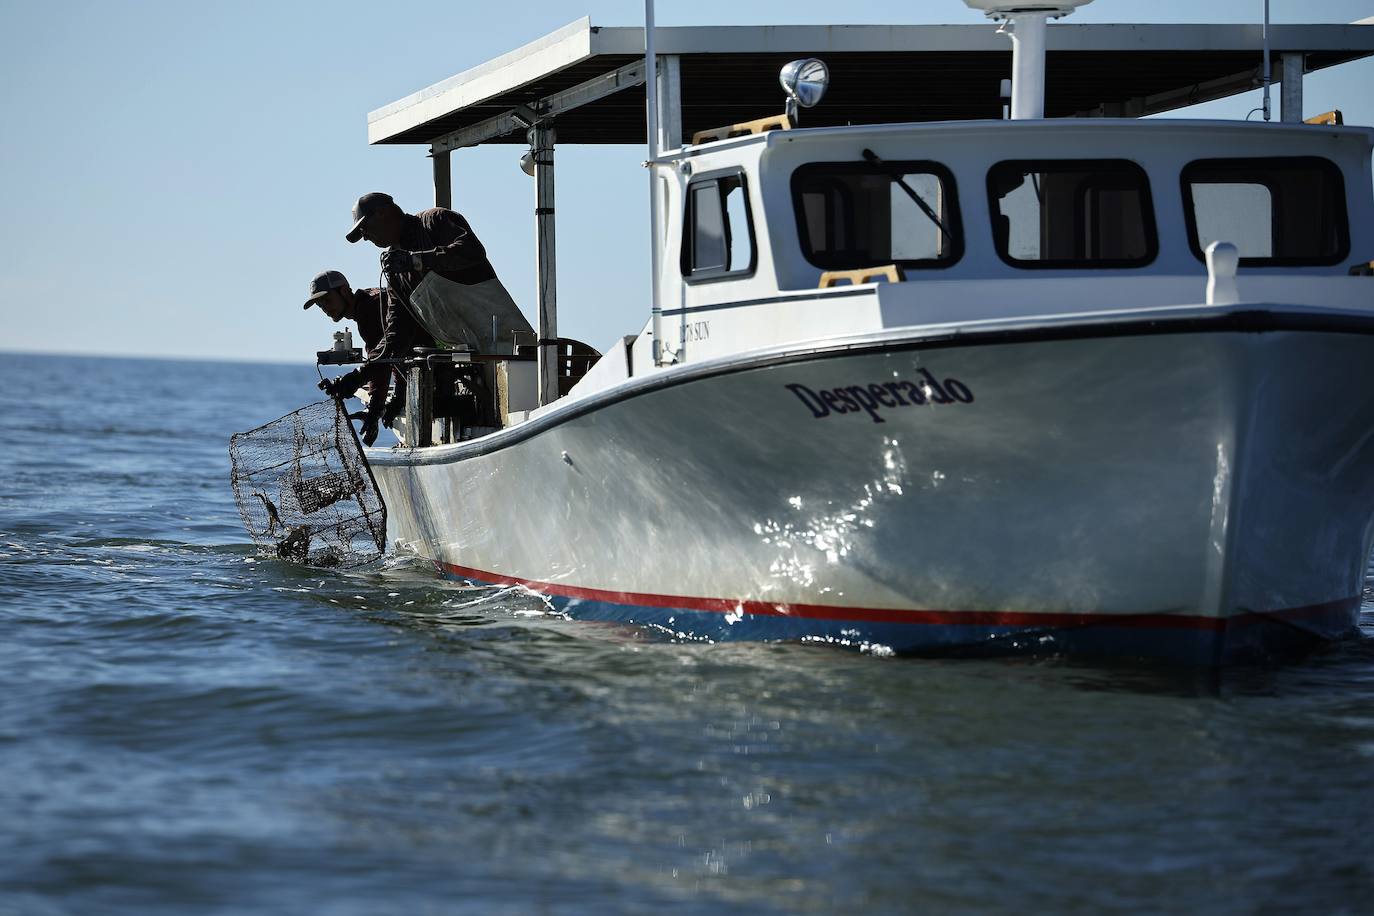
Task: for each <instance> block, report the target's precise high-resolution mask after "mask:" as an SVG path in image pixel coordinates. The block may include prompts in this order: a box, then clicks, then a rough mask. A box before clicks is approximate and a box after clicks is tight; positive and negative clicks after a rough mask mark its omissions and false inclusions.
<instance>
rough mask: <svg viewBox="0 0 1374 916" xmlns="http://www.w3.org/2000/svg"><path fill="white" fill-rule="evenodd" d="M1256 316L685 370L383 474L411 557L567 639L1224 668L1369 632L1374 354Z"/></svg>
mask: <svg viewBox="0 0 1374 916" xmlns="http://www.w3.org/2000/svg"><path fill="white" fill-rule="evenodd" d="M1260 315H1261V318H1260V319H1258V321H1259V324H1258V325H1255V326H1254V327H1251V326H1250V325H1248V324H1246V319H1245V316H1244V315H1239V316H1238V315H1231V316H1226V317H1225V318H1224V320H1214V319H1208V320H1205V321H1201V322H1195V323H1187V322H1180V323H1177V324H1174V325H1170V326H1169V327H1168V328H1167V329H1165V330H1163V331H1162V330H1161V328H1159V327H1157V326H1155V325H1153V324H1149V323H1136V324H1133V325H1129V324H1123V325H1121V326H1117V327H1112V328H1111V329H1108V330H1105V331H1104V330H1102V329H1101V328H1098V329H1089V330H1083V329H1077V330H1074V329H1070V330H1068V331H1065V330H1063V329H1059V330H1054V331H1050V332H1044V331H1042V332H1035V333H1030V334H1027V333H1025V332H1016V333H1007V334H1001V335H998V334H993V333H989V334H984V335H982V336H979V335H976V334H974V335H966V336H960V337H958V338H955V339H944V340H930V339H927V340H914V339H913V340H907V341H900V340H898V341H894V340H887V341H884V342H882V343H880V344H879V343H870V344H867V345H851V346H848V347H834V348H830V349H824V350H818V351H813V352H804V351H796V352H792V353H788V354H773V355H772V356H770V357H769V358H767V359H758V360H755V361H753V362H740V361H736V362H730V363H722V364H721V365H720V366H717V367H714V368H713V367H710V366H698V367H690V369H689V370H684V371H678V370H672V371H669V372H665V373H661V374H659V375H658V376H656V377H651V378H650V379H647V380H639V381H638V382H636V383H631V384H629V385H626V386H623V389H624V390H613V391H609V392H607V393H605V394H602V395H597V396H594V397H591V398H587V399H584V400H583V401H582V402H580V403H579V404H577V405H574V406H573V408H571V409H569V410H568V411H566V412H565V413H562V414H559V413H554V414H551V415H549V416H547V417H545V418H542V419H541V420H540V421H537V422H532V423H530V424H527V427H528V428H521V427H517V428H515V429H512V430H507V431H505V432H502V433H499V434H497V435H495V436H492V437H488V439H487V440H479V441H477V442H473V443H464V444H460V445H457V446H449V447H440V448H436V449H427V450H422V451H411V452H407V451H404V450H393V451H389V452H381V451H377V450H374V451H372V452H370V453H369V456H370V457H371V458H372V459H373V466H374V471H375V474H376V477H377V480H378V483H379V485H380V487H381V489H382V492H383V495H384V497H385V499H386V503H387V506H388V511H389V526H390V536H391V539H392V540H393V541H394V543H395V545H396V546H397V548H399V549H401V550H409V551H414V552H415V553H418V554H420V555H421V556H424V557H426V558H428V559H430V560H432V561H434V562H435V563H436V565H437V566H438V567H439V568H440V569H441V570H442V571H444V572H445V573H447V574H449V575H452V576H458V577H463V578H469V579H473V580H477V581H484V582H492V583H518V584H522V585H525V586H527V587H529V588H531V589H533V590H535V591H537V592H541V593H543V594H546V595H548V596H549V597H550V598H551V600H552V601H553V602H554V603H555V604H556V606H557V607H559V609H561V610H563V611H566V612H567V613H569V614H570V615H572V616H582V617H590V618H599V619H613V620H625V621H634V622H638V623H643V624H648V625H652V626H658V627H662V628H665V629H666V630H668V631H671V632H674V633H680V634H683V635H686V636H690V637H698V638H707V639H731V638H747V639H759V638H763V639H772V638H782V639H818V640H833V641H839V642H844V643H849V644H856V645H881V646H887V647H890V648H892V649H895V650H898V651H925V650H937V649H948V648H951V647H958V648H961V649H963V648H973V649H989V650H993V651H1010V650H1021V649H1031V650H1043V651H1050V652H1054V651H1061V650H1062V651H1071V652H1076V651H1087V652H1094V653H1095V652H1099V651H1105V652H1113V653H1118V652H1119V653H1125V654H1131V655H1164V656H1170V657H1176V658H1184V659H1189V660H1195V661H1204V662H1222V661H1229V660H1232V659H1236V658H1240V657H1243V656H1246V655H1248V654H1252V653H1255V652H1262V651H1268V650H1270V649H1272V648H1275V647H1282V646H1285V645H1288V644H1290V643H1294V642H1305V641H1308V640H1310V639H1311V638H1323V639H1327V638H1337V637H1340V636H1342V635H1346V634H1349V633H1350V632H1352V631H1353V630H1354V628H1355V626H1356V622H1357V618H1358V614H1359V607H1360V596H1361V589H1362V585H1363V579H1364V571H1365V562H1366V559H1367V558H1368V556H1369V552H1370V547H1371V537H1372V536H1374V527H1372V526H1371V523H1372V522H1374V336H1369V335H1367V334H1365V333H1356V332H1352V331H1351V330H1350V329H1349V328H1346V329H1341V328H1335V329H1331V328H1322V327H1317V326H1313V327H1308V326H1306V324H1304V321H1303V320H1299V321H1297V322H1296V323H1294V322H1292V321H1290V322H1288V323H1287V324H1285V323H1284V321H1283V320H1276V319H1275V318H1274V316H1273V315H1270V314H1269V313H1260ZM1263 316H1268V317H1263ZM1309 323H1310V322H1309ZM1356 330H1358V329H1356ZM1261 331H1262V332H1261ZM874 385H876V386H879V388H878V389H874V388H871V387H870V386H874ZM856 389H858V390H856ZM861 391H863V392H867V394H868V399H867V402H865V399H864V398H863V397H861V396H860V395H861ZM883 393H885V394H886V398H883V397H882V396H881V395H882V394H883ZM919 400H924V401H925V403H923V404H917V403H913V402H915V401H919ZM941 401H943V402H944V403H937V402H941Z"/></svg>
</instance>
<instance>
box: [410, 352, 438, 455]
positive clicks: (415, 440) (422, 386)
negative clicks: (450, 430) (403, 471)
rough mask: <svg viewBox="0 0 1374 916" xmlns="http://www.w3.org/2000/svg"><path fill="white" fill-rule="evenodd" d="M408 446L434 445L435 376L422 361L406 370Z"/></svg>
mask: <svg viewBox="0 0 1374 916" xmlns="http://www.w3.org/2000/svg"><path fill="white" fill-rule="evenodd" d="M405 409H406V445H408V446H410V447H411V448H427V447H428V446H431V445H433V444H434V374H433V373H432V372H430V371H429V368H428V367H427V366H425V364H424V362H423V361H421V362H420V363H419V364H418V365H414V366H411V367H410V368H409V369H407V370H406V408H405Z"/></svg>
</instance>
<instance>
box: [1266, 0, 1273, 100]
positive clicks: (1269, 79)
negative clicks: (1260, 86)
mask: <svg viewBox="0 0 1374 916" xmlns="http://www.w3.org/2000/svg"><path fill="white" fill-rule="evenodd" d="M1273 81H1274V68H1273V65H1272V64H1270V62H1269V0H1264V120H1266V121H1268V120H1269V116H1270V115H1269V112H1270V108H1269V84H1270V83H1271V82H1273Z"/></svg>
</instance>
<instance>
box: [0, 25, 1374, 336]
mask: <svg viewBox="0 0 1374 916" xmlns="http://www.w3.org/2000/svg"><path fill="white" fill-rule="evenodd" d="M1271 7H1272V9H1271V17H1272V20H1273V21H1274V22H1276V23H1282V22H1352V21H1355V20H1358V19H1362V18H1366V17H1370V16H1374V0H1348V2H1347V0H1272V4H1271ZM513 9H514V7H512V6H511V5H509V4H498V3H472V2H467V0H457V2H455V0H446V2H409V3H398V4H390V5H382V4H377V3H363V2H357V0H340V2H329V3H324V2H290V3H281V2H271V3H268V2H227V3H216V4H199V3H186V2H184V0H183V2H177V3H171V2H161V0H143V2H138V0H126V2H118V3H117V2H62V0H56V2H49V3H42V4H40V3H36V2H32V0H29V2H19V0H0V34H4V35H5V36H6V37H7V42H6V45H7V48H6V53H5V55H4V56H3V57H0V112H3V119H4V121H3V123H4V129H3V135H2V139H0V175H3V177H4V208H3V209H4V213H5V215H6V217H7V218H6V219H5V220H4V221H3V227H0V351H5V350H21V351H40V352H61V353H107V354H118V355H129V356H135V355H136V356H174V357H189V358H207V359H243V360H271V361H313V358H314V351H316V350H319V349H323V348H325V347H327V346H328V345H329V340H330V333H331V331H332V330H334V328H333V326H331V325H330V324H329V322H328V321H327V319H325V318H323V317H322V316H321V315H320V313H319V312H318V310H315V309H312V310H310V311H308V312H306V311H303V310H302V309H301V307H300V304H301V302H302V301H303V300H304V298H305V292H306V287H307V285H308V283H309V281H310V278H311V277H312V276H314V274H315V273H317V272H318V271H320V270H324V269H326V268H333V269H338V270H342V271H343V272H344V273H345V274H346V275H348V277H349V279H350V280H351V281H352V282H353V285H355V286H375V285H377V250H376V249H375V248H373V247H372V246H371V245H368V244H366V243H361V244H358V245H349V244H348V243H346V242H345V241H344V239H343V235H344V233H345V232H346V231H347V230H348V228H349V226H350V225H351V218H350V212H349V211H350V209H351V207H352V205H353V201H354V200H355V199H356V198H357V197H358V196H359V195H360V194H363V193H365V192H368V191H374V190H381V191H387V192H389V193H391V194H392V195H393V196H394V197H395V198H396V200H397V202H398V203H399V204H401V206H402V207H403V208H405V209H406V210H408V211H410V212H414V211H416V210H419V209H423V208H424V207H426V206H430V205H431V203H432V200H433V187H432V183H431V172H430V163H429V160H428V159H427V158H426V148H425V147H421V146H377V147H370V146H368V145H367V113H368V112H369V111H372V110H373V109H376V108H380V107H381V106H383V105H385V104H387V103H389V102H392V101H395V100H396V99H399V98H401V97H403V96H406V95H409V94H410V93H412V92H415V91H418V90H420V89H422V88H424V87H426V86H429V85H431V84H433V83H435V82H438V81H440V80H442V79H445V78H447V77H449V76H452V75H454V74H456V73H458V72H460V71H462V70H465V69H467V68H469V67H472V66H475V65H477V64H480V63H482V62H484V61H486V60H489V59H491V58H492V57H495V56H497V55H499V54H502V53H504V52H506V51H509V50H512V49H514V48H516V47H518V46H520V45H522V44H525V43H526V42H529V41H531V40H533V39H535V38H538V37H540V36H542V35H544V34H546V33H548V32H550V31H553V30H554V29H556V28H558V27H560V26H562V25H565V24H567V23H569V22H572V21H574V20H576V19H578V18H581V17H582V16H584V15H590V16H591V19H592V23H593V24H594V25H638V24H640V23H642V22H643V12H644V8H643V5H642V3H640V2H638V0H582V2H581V3H579V4H569V3H567V2H551V0H525V2H523V3H522V4H521V5H520V7H519V15H511V14H510V12H511V10H513ZM836 9H837V4H835V3H833V2H830V3H822V2H819V0H794V2H789V3H769V4H746V3H740V2H738V0H693V2H691V3H685V2H670V0H660V2H659V3H658V4H657V19H658V23H659V24H660V25H663V26H671V25H753V24H810V23H815V24H831V23H834V22H835V21H836V20H837V19H839V20H840V21H842V22H844V23H847V24H851V23H852V24H862V23H887V24H921V23H939V22H948V23H975V22H981V21H983V20H982V18H981V16H980V15H978V14H976V13H974V12H972V11H970V10H968V9H967V8H966V7H965V6H964V4H963V3H961V2H958V0H902V2H899V0H857V2H853V3H847V4H845V5H844V6H843V13H842V15H840V16H837V15H836ZM1261 9H1262V0H1206V2H1198V0H1097V2H1095V3H1093V4H1091V5H1090V6H1088V7H1086V8H1084V9H1082V10H1080V11H1079V12H1078V13H1076V14H1075V16H1074V21H1079V22H1256V21H1258V20H1259V18H1260V15H1261ZM1257 53H1258V50H1257ZM832 78H833V79H842V78H843V75H842V74H835V75H834V76H833V77H832ZM1371 86H1374V61H1370V60H1366V61H1361V62H1359V63H1356V64H1349V65H1346V66H1344V67H1341V68H1336V69H1334V70H1330V71H1323V72H1321V73H1316V74H1309V75H1308V77H1307V79H1306V82H1305V95H1306V105H1307V113H1308V114H1313V113H1317V112H1320V111H1325V110H1328V109H1331V108H1341V109H1343V110H1344V111H1345V114H1346V118H1347V122H1348V123H1355V124H1366V125H1368V124H1374V99H1371V97H1370V96H1371V94H1370V92H1369V88H1370V87H1371ZM1257 95H1258V94H1257V93H1248V94H1246V95H1244V96H1238V97H1235V98H1233V99H1229V100H1224V101H1220V102H1214V103H1211V104H1208V105H1204V106H1198V107H1197V108H1196V109H1191V110H1189V112H1188V115H1189V116H1203V117H1226V118H1243V117H1245V115H1246V113H1247V112H1248V111H1250V110H1251V109H1252V108H1254V107H1255V106H1256V105H1258V104H1259V103H1258V101H1257ZM779 104H781V96H780V97H779ZM767 113H768V112H761V113H760V114H761V115H762V114H767ZM1275 117H1277V92H1276V94H1275ZM520 152H521V149H520V147H517V146H504V145H503V146H493V147H490V148H481V149H476V150H463V151H460V152H458V153H455V154H454V156H453V160H454V162H453V187H454V208H455V209H457V210H460V211H461V212H463V213H464V215H465V216H467V217H468V219H469V220H470V222H471V223H472V225H473V226H474V228H475V229H476V231H477V233H478V235H479V236H480V237H481V239H482V241H483V242H484V244H485V245H486V247H487V249H488V252H489V254H490V257H491V260H492V262H493V264H494V265H495V267H496V269H497V272H498V273H499V274H500V276H501V277H502V279H503V280H504V282H505V283H506V285H507V287H508V288H509V289H510V291H511V293H512V295H513V296H514V297H515V299H516V301H517V302H519V303H521V304H522V306H524V308H525V311H526V314H527V315H533V314H534V307H533V303H534V289H535V285H534V261H535V257H534V226H533V219H532V216H531V211H532V209H533V206H534V183H533V182H532V181H531V180H530V179H529V178H527V177H526V176H525V175H524V174H523V173H521V172H520V171H519V168H518V165H517V161H518V158H519V155H520ZM643 158H644V150H643V148H642V147H628V146H588V147H576V146H571V145H568V146H560V147H559V149H558V160H557V161H558V166H557V168H558V172H557V189H558V230H557V233H558V281H559V288H558V301H559V330H560V333H561V334H562V335H563V336H569V337H576V338H579V339H582V340H586V341H587V342H589V343H591V344H592V345H593V346H596V347H598V348H602V349H604V348H605V347H607V346H608V345H609V344H610V343H611V342H612V341H614V340H615V338H617V337H619V336H621V335H622V334H629V333H635V332H637V331H638V330H639V329H640V328H641V327H642V325H643V323H644V321H645V319H646V317H647V314H648V298H649V277H648V264H647V262H648V244H647V237H646V230H647V225H648V205H647V181H646V179H645V178H644V172H643V169H642V168H641V167H640V162H641V160H642V159H643ZM2 358H3V355H2V354H0V359H2Z"/></svg>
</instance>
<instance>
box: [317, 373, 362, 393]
mask: <svg viewBox="0 0 1374 916" xmlns="http://www.w3.org/2000/svg"><path fill="white" fill-rule="evenodd" d="M362 383H363V373H362V370H361V369H354V370H352V371H351V372H345V373H344V374H343V375H341V376H339V377H338V378H327V379H322V380H321V381H320V390H321V391H323V392H324V393H325V394H327V395H329V396H330V397H331V398H339V399H340V400H342V399H344V398H348V397H352V396H353V392H355V391H357V390H358V387H359V386H360V385H362Z"/></svg>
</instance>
